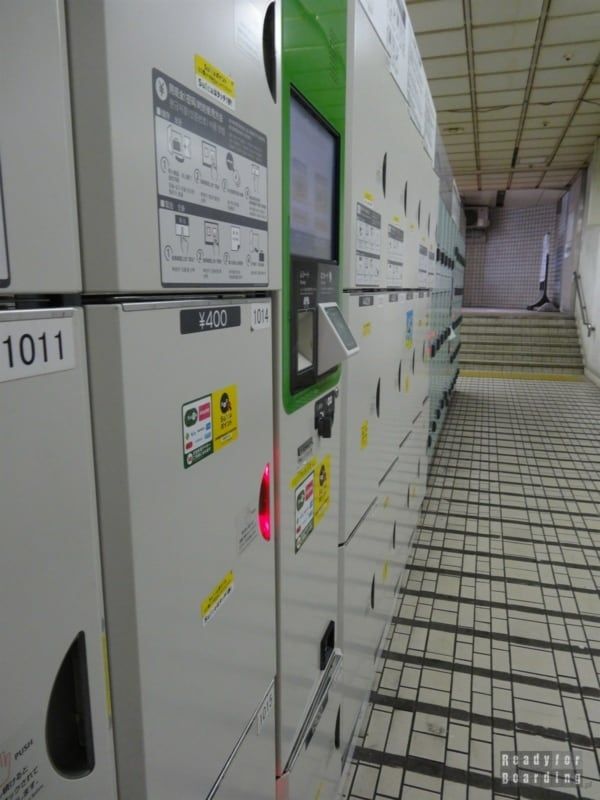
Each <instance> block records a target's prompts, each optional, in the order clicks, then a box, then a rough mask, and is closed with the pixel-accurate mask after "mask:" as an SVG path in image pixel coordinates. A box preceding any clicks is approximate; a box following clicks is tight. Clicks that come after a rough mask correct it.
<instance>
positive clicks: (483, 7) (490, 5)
mask: <svg viewBox="0 0 600 800" xmlns="http://www.w3.org/2000/svg"><path fill="white" fill-rule="evenodd" d="M471 9H472V11H471V13H472V18H473V24H474V25H490V24H493V23H497V22H505V23H510V22H516V21H520V20H537V18H538V17H539V15H540V11H541V10H542V0H502V2H501V3H498V2H490V0H472V2H471Z"/></svg>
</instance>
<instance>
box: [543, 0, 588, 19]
mask: <svg viewBox="0 0 600 800" xmlns="http://www.w3.org/2000/svg"><path fill="white" fill-rule="evenodd" d="M593 11H598V0H552V3H551V4H550V16H551V17H565V16H571V15H573V14H589V13H590V12H593Z"/></svg>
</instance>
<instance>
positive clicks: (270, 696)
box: [256, 684, 275, 735]
mask: <svg viewBox="0 0 600 800" xmlns="http://www.w3.org/2000/svg"><path fill="white" fill-rule="evenodd" d="M274 708H275V686H274V685H273V684H271V688H270V689H269V691H268V692H267V696H266V697H265V699H264V700H263V703H262V705H261V707H260V708H259V709H258V714H257V715H256V733H257V734H258V735H260V732H261V731H262V729H263V726H264V724H265V722H266V721H267V720H268V719H269V717H270V716H271V712H272V711H273V709H274Z"/></svg>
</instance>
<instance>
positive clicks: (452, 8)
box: [410, 0, 463, 34]
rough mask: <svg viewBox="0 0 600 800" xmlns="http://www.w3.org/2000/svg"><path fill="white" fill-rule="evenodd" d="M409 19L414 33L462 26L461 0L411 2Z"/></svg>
mask: <svg viewBox="0 0 600 800" xmlns="http://www.w3.org/2000/svg"><path fill="white" fill-rule="evenodd" d="M410 20H411V22H412V25H413V29H414V31H415V33H417V34H419V33H422V32H423V31H437V30H445V29H449V28H462V26H463V11H462V2H461V0H423V2H420V3H413V4H412V6H411V8H410Z"/></svg>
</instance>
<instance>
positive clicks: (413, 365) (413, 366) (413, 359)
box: [412, 350, 415, 375]
mask: <svg viewBox="0 0 600 800" xmlns="http://www.w3.org/2000/svg"><path fill="white" fill-rule="evenodd" d="M412 374H413V375H414V374H415V351H414V350H413V357H412Z"/></svg>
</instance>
